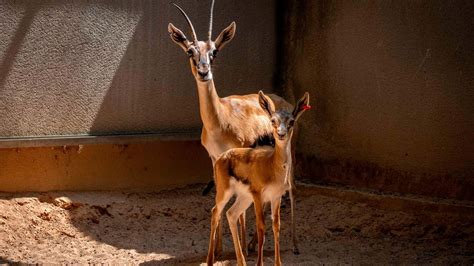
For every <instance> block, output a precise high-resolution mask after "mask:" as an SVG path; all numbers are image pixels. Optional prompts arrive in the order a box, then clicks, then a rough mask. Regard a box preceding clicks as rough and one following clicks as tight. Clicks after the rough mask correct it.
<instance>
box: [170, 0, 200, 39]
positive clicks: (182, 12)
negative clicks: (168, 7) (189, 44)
mask: <svg viewBox="0 0 474 266" xmlns="http://www.w3.org/2000/svg"><path fill="white" fill-rule="evenodd" d="M172 4H173V5H174V6H175V7H176V8H177V9H178V10H179V12H181V14H183V16H184V18H185V19H186V21H187V22H188V24H189V27H191V31H192V34H193V42H194V44H197V43H198V39H197V36H196V31H195V30H194V27H193V23H191V20H190V19H189V17H188V15H186V12H184V10H183V9H182V8H181V7H180V6H178V5H177V4H175V3H172Z"/></svg>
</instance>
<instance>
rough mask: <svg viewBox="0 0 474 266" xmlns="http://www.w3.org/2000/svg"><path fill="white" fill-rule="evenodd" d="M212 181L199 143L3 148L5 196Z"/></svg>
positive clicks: (0, 176)
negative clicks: (6, 192)
mask: <svg viewBox="0 0 474 266" xmlns="http://www.w3.org/2000/svg"><path fill="white" fill-rule="evenodd" d="M211 177H212V171H211V160H210V159H209V157H208V156H207V152H206V151H205V150H204V148H202V146H201V143H199V142H198V141H167V142H161V141H150V142H145V143H133V144H129V145H114V144H100V145H84V146H82V147H81V146H64V147H63V146H61V147H43V148H13V149H0V191H8V192H18V191H51V190H115V189H125V190H141V191H156V190H160V189H166V188H173V187H179V186H184V185H188V184H195V183H207V182H208V181H209V180H210V178H211Z"/></svg>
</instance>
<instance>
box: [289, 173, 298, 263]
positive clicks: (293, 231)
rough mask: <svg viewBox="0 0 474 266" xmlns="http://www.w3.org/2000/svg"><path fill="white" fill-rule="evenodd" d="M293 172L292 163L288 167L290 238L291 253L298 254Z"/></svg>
mask: <svg viewBox="0 0 474 266" xmlns="http://www.w3.org/2000/svg"><path fill="white" fill-rule="evenodd" d="M295 192H296V186H295V173H294V165H292V166H291V169H290V204H291V240H292V242H293V254H295V255H299V254H300V250H299V249H298V237H297V236H296V230H295V226H296V225H295V208H296V206H295V205H296V202H295Z"/></svg>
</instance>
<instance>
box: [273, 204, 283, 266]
mask: <svg viewBox="0 0 474 266" xmlns="http://www.w3.org/2000/svg"><path fill="white" fill-rule="evenodd" d="M280 204H281V197H280V198H277V199H275V200H273V201H272V228H273V238H274V240H275V265H276V266H280V265H281V258H280Z"/></svg>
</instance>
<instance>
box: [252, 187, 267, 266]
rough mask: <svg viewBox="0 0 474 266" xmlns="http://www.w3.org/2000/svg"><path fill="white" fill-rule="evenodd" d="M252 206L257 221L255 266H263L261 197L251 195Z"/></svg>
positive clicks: (263, 231) (263, 235)
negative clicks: (256, 256)
mask: <svg viewBox="0 0 474 266" xmlns="http://www.w3.org/2000/svg"><path fill="white" fill-rule="evenodd" d="M253 203H254V204H253V205H254V207H255V218H256V220H257V237H258V248H257V251H258V258H257V265H258V266H260V265H263V243H264V242H265V216H264V214H263V202H262V198H261V195H259V194H254V195H253Z"/></svg>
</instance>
